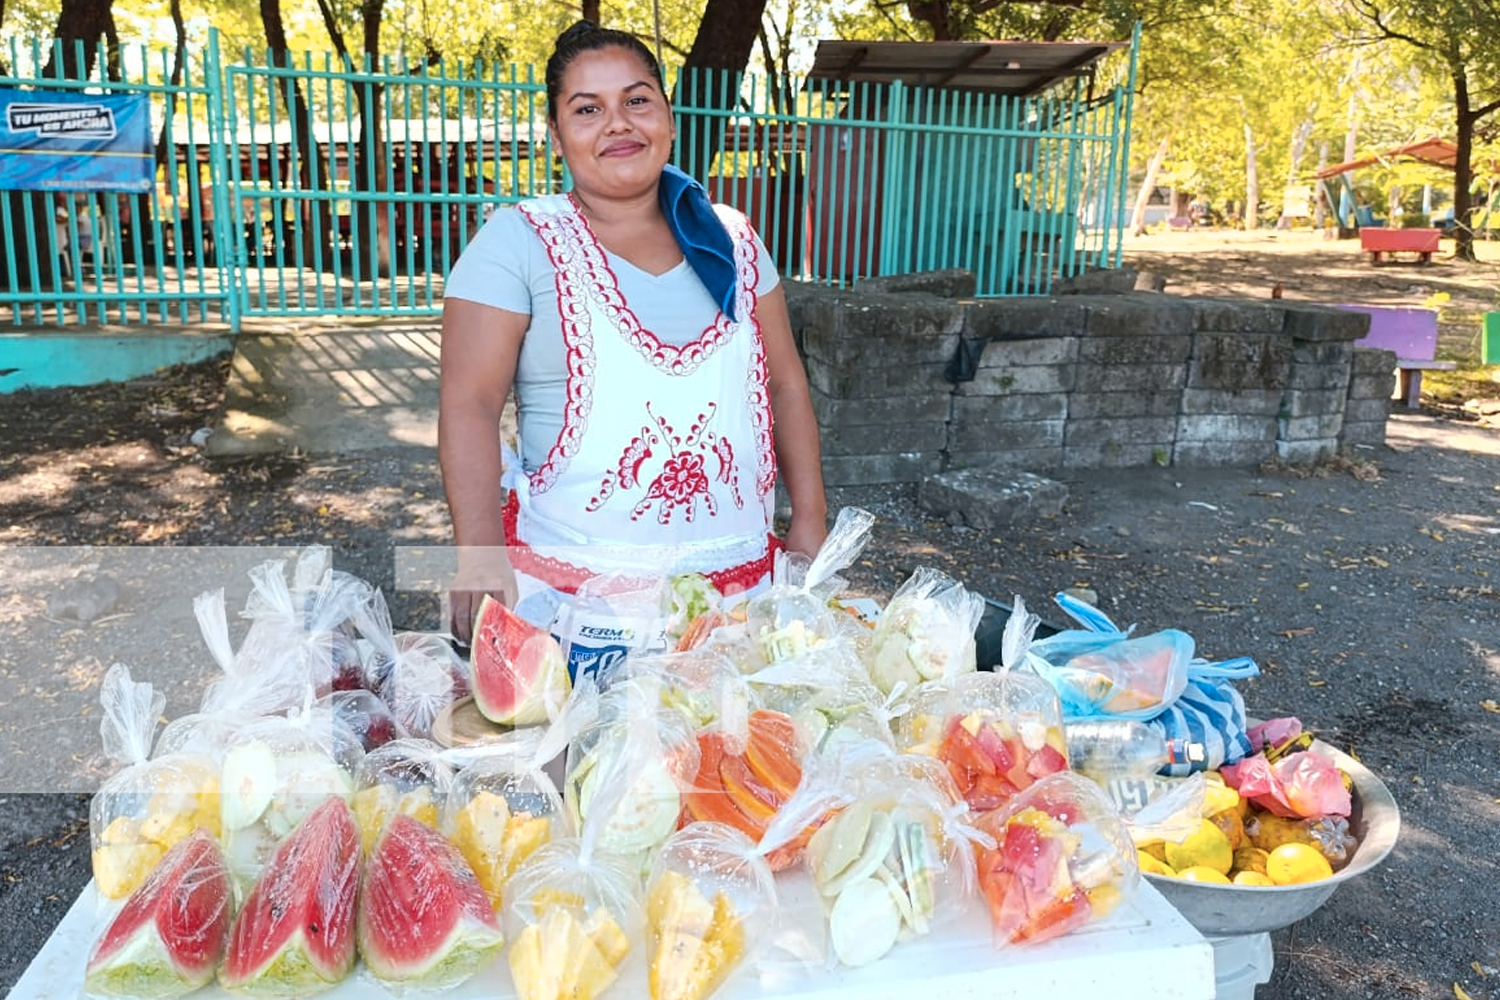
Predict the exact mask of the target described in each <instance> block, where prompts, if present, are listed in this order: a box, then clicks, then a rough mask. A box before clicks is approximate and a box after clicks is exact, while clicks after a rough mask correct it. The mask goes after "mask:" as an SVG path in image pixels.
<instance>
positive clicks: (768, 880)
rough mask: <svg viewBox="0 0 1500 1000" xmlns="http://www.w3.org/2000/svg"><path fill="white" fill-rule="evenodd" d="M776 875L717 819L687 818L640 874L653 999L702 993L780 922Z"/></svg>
mask: <svg viewBox="0 0 1500 1000" xmlns="http://www.w3.org/2000/svg"><path fill="white" fill-rule="evenodd" d="M779 913H780V904H779V901H778V898H777V892H776V882H775V878H774V876H773V875H772V874H771V869H770V868H769V867H768V866H767V865H766V862H765V859H764V858H763V857H761V856H760V854H759V852H758V851H757V850H756V845H755V843H754V842H753V841H751V840H750V838H748V837H746V836H745V835H744V834H743V833H741V832H739V831H738V830H735V829H732V828H730V827H727V826H724V825H723V824H722V823H689V824H688V825H687V826H685V827H683V828H682V829H681V830H678V831H677V832H676V833H674V834H672V836H671V837H669V838H668V839H667V842H666V843H665V844H663V845H662V849H661V852H660V853H659V854H658V855H657V858H656V861H655V863H654V864H653V866H652V871H651V874H650V875H649V876H648V878H647V882H646V945H647V949H648V955H647V961H648V963H649V964H648V971H647V988H648V992H649V993H650V997H651V1000H705V998H706V997H708V996H711V995H712V994H713V993H714V992H715V991H716V990H717V989H718V988H719V987H720V986H722V985H723V984H724V982H725V981H726V980H727V979H728V978H729V977H730V976H731V975H732V974H733V973H734V972H735V971H736V970H737V969H739V968H741V967H742V966H743V965H744V964H745V963H746V961H747V960H749V959H751V958H752V957H753V956H754V955H755V953H756V952H757V951H758V949H759V948H760V947H761V946H762V945H763V944H764V942H765V941H766V939H767V937H768V936H769V934H770V933H771V932H772V931H773V929H774V928H776V926H777V924H778V922H779V921H778V916H779Z"/></svg>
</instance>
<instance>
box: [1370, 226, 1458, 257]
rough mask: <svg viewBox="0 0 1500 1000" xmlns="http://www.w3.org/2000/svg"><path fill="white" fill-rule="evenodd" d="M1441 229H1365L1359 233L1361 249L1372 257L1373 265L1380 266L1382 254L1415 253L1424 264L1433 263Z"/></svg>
mask: <svg viewBox="0 0 1500 1000" xmlns="http://www.w3.org/2000/svg"><path fill="white" fill-rule="evenodd" d="M1442 235H1443V231H1442V230H1441V229H1378V228H1370V227H1368V226H1366V227H1363V228H1361V229H1360V231H1359V248H1360V250H1362V251H1364V252H1365V253H1367V254H1369V255H1370V263H1371V264H1379V263H1380V257H1381V255H1382V254H1388V253H1389V254H1395V253H1414V254H1417V255H1418V256H1419V257H1420V258H1421V260H1422V263H1424V264H1430V263H1432V255H1433V254H1434V253H1437V250H1438V239H1439V238H1440V237H1441V236H1442Z"/></svg>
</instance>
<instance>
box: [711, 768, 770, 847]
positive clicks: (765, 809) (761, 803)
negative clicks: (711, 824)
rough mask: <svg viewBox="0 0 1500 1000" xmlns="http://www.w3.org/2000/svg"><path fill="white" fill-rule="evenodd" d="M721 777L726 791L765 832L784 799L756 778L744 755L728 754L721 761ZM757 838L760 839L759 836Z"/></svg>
mask: <svg viewBox="0 0 1500 1000" xmlns="http://www.w3.org/2000/svg"><path fill="white" fill-rule="evenodd" d="M719 777H720V778H721V779H723V782H724V792H725V794H727V795H728V796H729V800H730V801H731V802H733V803H734V804H735V806H736V807H738V809H739V810H740V812H742V813H744V814H745V818H746V819H748V820H749V821H750V822H751V823H754V824H757V825H758V826H759V827H760V829H761V832H762V833H764V832H765V828H766V824H767V823H769V822H771V817H773V816H775V815H776V810H777V809H778V808H780V806H781V802H782V800H781V799H780V798H779V797H777V796H776V795H775V794H774V793H772V792H771V791H770V790H768V789H767V788H766V787H765V786H764V785H761V784H760V783H759V782H757V781H756V780H755V775H753V774H751V773H750V768H749V767H747V766H746V765H745V760H744V758H743V757H732V756H730V755H728V754H726V755H725V756H724V759H723V760H721V761H720V762H719ZM756 839H757V840H758V839H760V838H759V836H757V837H756Z"/></svg>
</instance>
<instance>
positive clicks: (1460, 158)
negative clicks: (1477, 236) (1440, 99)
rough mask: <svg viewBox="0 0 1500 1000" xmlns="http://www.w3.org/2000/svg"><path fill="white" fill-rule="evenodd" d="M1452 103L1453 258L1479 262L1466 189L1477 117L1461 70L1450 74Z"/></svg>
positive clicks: (1471, 180)
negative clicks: (1455, 113) (1454, 131)
mask: <svg viewBox="0 0 1500 1000" xmlns="http://www.w3.org/2000/svg"><path fill="white" fill-rule="evenodd" d="M1453 97H1454V104H1455V105H1457V108H1458V116H1457V121H1456V122H1455V125H1456V126H1457V134H1456V135H1454V137H1453V144H1454V145H1455V146H1456V147H1458V148H1457V149H1456V150H1455V151H1454V154H1453V256H1454V257H1455V258H1456V259H1458V260H1470V261H1472V260H1478V259H1479V258H1478V257H1477V256H1476V255H1475V253H1474V220H1472V219H1471V218H1469V216H1470V214H1471V209H1472V207H1473V206H1472V199H1471V198H1470V197H1469V187H1470V186H1471V185H1472V184H1473V183H1474V166H1473V164H1472V163H1471V162H1470V160H1471V158H1472V156H1473V153H1474V123H1475V121H1476V120H1477V117H1478V116H1476V115H1475V114H1474V111H1473V109H1472V108H1470V106H1469V77H1468V74H1466V73H1465V72H1464V71H1463V70H1462V69H1461V68H1460V69H1457V70H1455V71H1454V73H1453Z"/></svg>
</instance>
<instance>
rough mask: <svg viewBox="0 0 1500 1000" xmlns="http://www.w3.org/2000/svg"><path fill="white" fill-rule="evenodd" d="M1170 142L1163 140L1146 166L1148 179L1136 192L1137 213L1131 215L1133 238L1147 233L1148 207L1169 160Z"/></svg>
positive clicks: (1143, 181) (1142, 182)
mask: <svg viewBox="0 0 1500 1000" xmlns="http://www.w3.org/2000/svg"><path fill="white" fill-rule="evenodd" d="M1170 141H1171V140H1170V139H1163V140H1162V141H1161V145H1159V146H1157V147H1156V152H1155V153H1152V154H1151V159H1150V161H1149V162H1148V163H1147V164H1146V177H1145V179H1144V180H1142V181H1141V189H1140V191H1138V192H1136V196H1135V211H1133V212H1132V213H1131V214H1130V234H1131V235H1132V236H1140V235H1141V234H1142V233H1144V232H1145V231H1146V205H1147V204H1148V203H1149V202H1150V201H1151V192H1152V191H1154V190H1156V178H1157V175H1159V174H1160V173H1161V165H1162V163H1163V162H1164V161H1165V160H1166V158H1167V147H1168V145H1169V144H1170Z"/></svg>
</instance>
